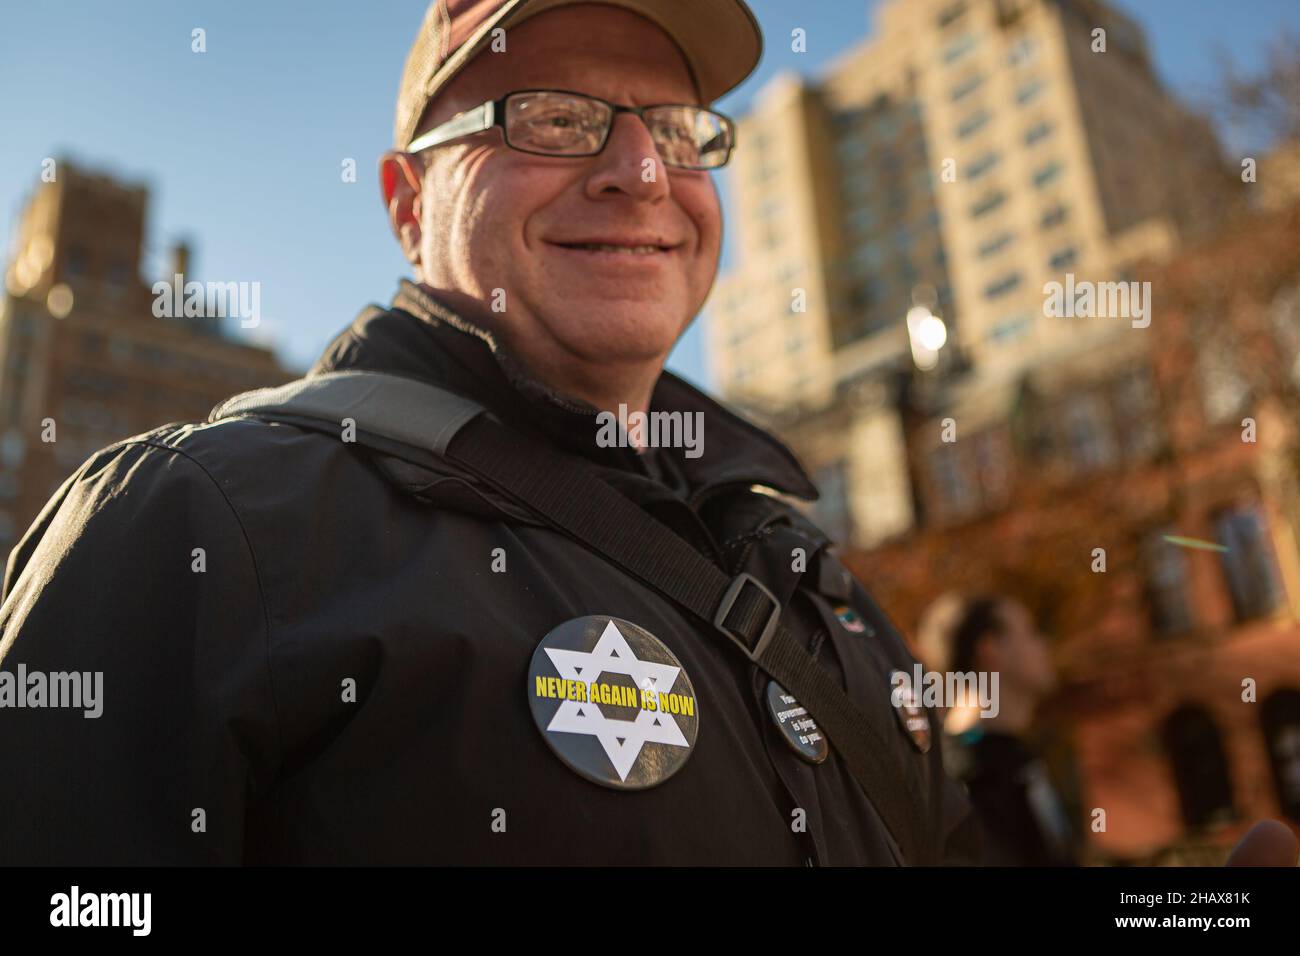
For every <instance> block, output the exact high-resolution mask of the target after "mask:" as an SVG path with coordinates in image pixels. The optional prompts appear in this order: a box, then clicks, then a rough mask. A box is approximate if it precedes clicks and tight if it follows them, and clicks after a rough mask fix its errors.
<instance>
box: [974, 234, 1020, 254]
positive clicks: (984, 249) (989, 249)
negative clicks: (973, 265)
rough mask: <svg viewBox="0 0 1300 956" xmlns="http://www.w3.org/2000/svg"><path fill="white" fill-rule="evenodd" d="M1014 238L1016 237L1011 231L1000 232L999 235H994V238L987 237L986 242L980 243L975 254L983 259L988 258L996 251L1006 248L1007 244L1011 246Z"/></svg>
mask: <svg viewBox="0 0 1300 956" xmlns="http://www.w3.org/2000/svg"><path fill="white" fill-rule="evenodd" d="M1014 238H1015V234H1014V233H1011V232H1002V233H999V234H998V235H996V236H994V237H993V238H992V239H987V240H985V241H984V242H981V243H980V244H979V248H977V249H976V250H975V254H976V255H977V256H979V257H980V258H981V259H987V258H988V257H989V256H991V255H993V254H994V253H996V252H1000V251H1002V250H1003V249H1005V248H1006V247H1007V246H1009V245H1010V244H1011V240H1012V239H1014Z"/></svg>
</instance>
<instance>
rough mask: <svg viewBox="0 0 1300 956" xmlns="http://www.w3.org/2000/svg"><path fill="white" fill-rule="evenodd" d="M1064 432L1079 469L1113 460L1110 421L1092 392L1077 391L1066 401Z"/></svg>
mask: <svg viewBox="0 0 1300 956" xmlns="http://www.w3.org/2000/svg"><path fill="white" fill-rule="evenodd" d="M1065 432H1066V437H1067V440H1068V441H1069V445H1070V450H1071V453H1072V457H1073V460H1074V463H1075V464H1076V465H1077V466H1078V467H1079V469H1080V470H1082V471H1092V470H1095V469H1097V468H1104V467H1106V466H1108V465H1110V464H1111V463H1112V462H1113V461H1114V460H1115V441H1114V437H1113V435H1112V434H1111V429H1110V423H1109V422H1108V421H1107V418H1106V413H1105V410H1104V409H1103V408H1102V406H1101V403H1100V402H1099V401H1098V400H1097V397H1096V396H1095V395H1076V396H1074V397H1072V398H1071V399H1069V401H1067V402H1066V405H1065Z"/></svg>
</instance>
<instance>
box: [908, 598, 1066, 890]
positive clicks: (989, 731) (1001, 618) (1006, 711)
mask: <svg viewBox="0 0 1300 956" xmlns="http://www.w3.org/2000/svg"><path fill="white" fill-rule="evenodd" d="M935 616H941V617H944V618H945V620H943V621H942V622H939V623H935V622H933V621H932V622H931V624H930V626H929V627H928V628H925V629H924V630H925V633H927V634H928V643H929V646H928V648H927V649H926V654H925V656H926V657H927V663H929V665H930V666H931V667H934V668H935V669H938V670H944V671H954V672H957V673H968V672H975V673H987V674H994V673H996V674H997V675H998V683H997V685H996V687H997V700H996V706H995V707H994V708H991V710H992V711H993V713H991V714H990V715H988V716H981V715H979V714H978V713H977V711H976V710H975V709H974V708H961V709H954V710H952V711H950V713H949V714H948V719H947V720H946V722H945V727H946V730H947V731H948V733H950V734H952V735H953V738H954V739H953V743H954V744H955V746H952V747H951V748H945V749H950V750H951V751H952V753H951V755H950V761H949V766H950V769H951V770H952V772H953V773H954V774H955V775H956V776H957V777H958V779H960V780H961V781H962V782H963V783H964V784H965V785H966V788H967V790H968V792H969V794H970V799H971V803H972V804H973V805H974V807H975V811H976V813H977V814H978V816H979V819H980V823H981V825H982V828H983V831H984V851H983V853H984V856H983V859H982V861H981V862H983V863H984V864H986V865H990V866H1072V865H1077V864H1078V863H1079V861H1080V857H1081V852H1082V832H1081V828H1080V826H1079V823H1078V819H1077V814H1075V813H1074V812H1072V810H1071V808H1070V802H1069V800H1068V799H1067V798H1066V796H1065V795H1064V793H1065V790H1064V788H1062V787H1061V786H1060V784H1059V782H1058V781H1055V780H1054V779H1053V778H1052V776H1051V775H1050V774H1049V771H1048V766H1047V762H1046V761H1045V760H1044V758H1043V755H1042V753H1041V751H1040V750H1039V748H1038V747H1037V745H1036V744H1035V742H1034V739H1035V723H1036V721H1035V718H1036V715H1037V713H1038V710H1039V707H1040V705H1041V704H1042V703H1043V701H1044V700H1046V699H1047V698H1048V697H1049V696H1050V694H1051V693H1052V691H1053V690H1054V689H1055V687H1056V672H1055V670H1054V669H1053V666H1052V660H1051V653H1050V649H1049V647H1048V643H1047V639H1046V638H1045V637H1043V635H1042V634H1041V633H1040V632H1039V630H1038V628H1037V627H1036V626H1035V623H1034V619H1033V616H1032V615H1031V614H1030V613H1029V611H1028V610H1027V609H1026V608H1025V607H1024V605H1022V604H1021V603H1020V602H1019V601H1016V600H1014V599H1012V598H1009V597H1004V596H987V595H985V596H977V597H973V598H968V599H965V600H961V601H959V602H956V603H955V604H954V603H953V602H949V603H948V606H947V609H946V613H942V614H939V615H935Z"/></svg>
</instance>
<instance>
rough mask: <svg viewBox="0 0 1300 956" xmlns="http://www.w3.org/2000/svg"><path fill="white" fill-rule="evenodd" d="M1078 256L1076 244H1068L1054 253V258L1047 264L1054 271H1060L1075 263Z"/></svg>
mask: <svg viewBox="0 0 1300 956" xmlns="http://www.w3.org/2000/svg"><path fill="white" fill-rule="evenodd" d="M1077 258H1078V256H1077V255H1076V253H1075V249H1074V246H1066V247H1065V248H1064V249H1058V250H1057V251H1056V252H1054V253H1052V258H1051V259H1049V260H1048V261H1047V266H1048V268H1049V269H1051V270H1052V271H1053V272H1059V271H1060V270H1062V269H1068V268H1069V267H1070V266H1072V265H1074V262H1075V260H1076V259H1077Z"/></svg>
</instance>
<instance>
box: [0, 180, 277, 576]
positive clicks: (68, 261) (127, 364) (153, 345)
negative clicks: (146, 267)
mask: <svg viewBox="0 0 1300 956" xmlns="http://www.w3.org/2000/svg"><path fill="white" fill-rule="evenodd" d="M147 202H148V194H147V191H146V190H145V189H144V188H143V187H140V186H133V185H129V184H124V183H121V182H118V181H116V180H114V179H110V178H108V177H105V176H100V175H95V174H93V173H90V172H87V171H84V170H81V169H78V168H76V167H75V166H73V165H71V164H68V163H64V162H61V163H58V164H57V165H56V166H55V167H54V180H53V181H51V182H41V183H40V184H39V185H38V186H37V188H36V189H35V191H34V192H33V194H32V197H31V199H30V201H29V202H28V204H27V206H26V208H25V210H24V211H23V213H22V215H21V217H20V220H19V222H18V224H17V229H16V230H15V233H14V242H13V250H12V255H11V258H10V260H9V262H8V264H7V266H6V269H5V276H4V284H5V289H4V294H3V297H0V561H3V560H4V558H5V557H6V556H7V554H8V551H9V549H10V548H11V547H13V545H14V544H15V543H16V542H17V540H18V539H19V538H20V537H21V536H22V534H23V532H24V531H26V529H27V527H28V526H29V525H30V524H31V522H32V521H33V519H34V518H35V517H36V515H37V513H38V512H39V510H40V508H41V506H42V505H43V504H44V503H45V502H46V500H47V499H48V498H49V497H50V495H51V494H52V493H53V491H54V490H55V489H56V488H57V487H58V486H59V484H60V483H62V481H63V479H64V478H66V477H67V476H68V475H69V474H71V473H72V472H73V471H74V470H75V469H76V468H77V466H78V465H80V464H81V462H82V461H84V460H85V459H86V457H87V456H88V455H90V454H91V453H92V452H94V451H96V450H97V449H99V448H101V447H103V446H105V445H108V444H111V443H112V442H114V441H117V440H119V439H121V438H126V437H128V436H130V435H134V434H137V433H139V432H143V431H147V430H148V429H150V428H154V427H156V426H158V425H163V424H166V423H168V422H172V421H187V420H196V419H197V420H202V419H206V418H207V415H208V412H209V411H210V410H211V408H212V406H213V405H214V404H216V402H217V401H219V400H220V399H222V398H224V397H225V396H227V395H230V394H232V393H234V392H237V391H243V390H245V389H249V388H256V387H259V386H263V385H273V384H279V383H281V382H284V381H287V380H288V379H289V378H291V377H292V376H290V375H289V373H288V372H286V371H285V370H284V369H283V368H281V366H280V365H279V363H278V362H277V361H276V358H275V356H274V354H272V352H270V351H269V350H267V349H264V348H259V347H256V346H252V345H248V344H245V343H242V342H238V341H235V340H233V339H231V338H229V337H227V336H226V335H225V334H223V332H222V331H221V330H220V328H219V323H218V321H217V320H216V319H215V318H213V317H212V316H206V317H193V318H183V317H182V318H157V317H155V315H154V309H153V304H154V300H155V296H154V293H153V291H152V290H151V285H152V284H151V283H146V282H145V281H143V280H142V279H141V277H140V268H141V252H142V249H143V246H144V237H145V214H146V206H147ZM187 258H188V252H187V250H185V249H184V247H178V250H177V253H176V258H175V260H174V262H173V266H174V271H176V272H181V273H185V272H186V271H187V265H188V263H187ZM168 278H169V279H170V276H169V277H168Z"/></svg>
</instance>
